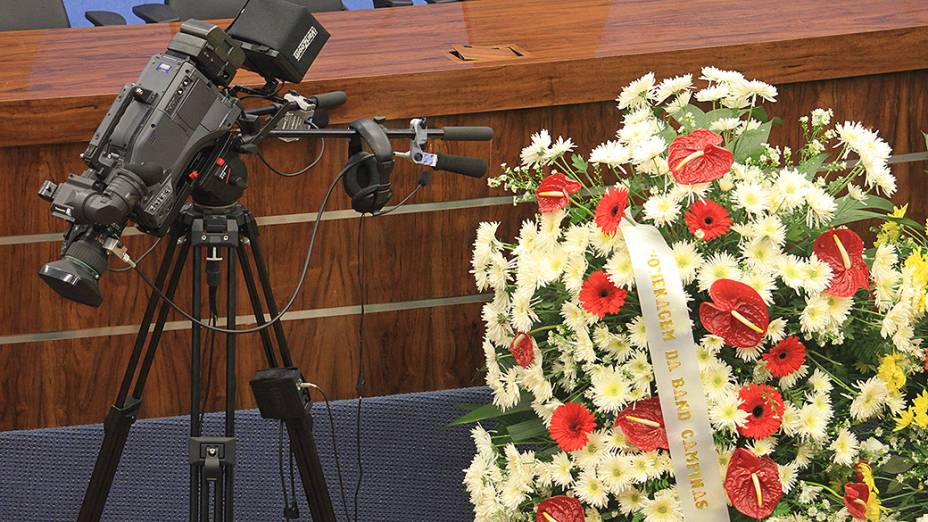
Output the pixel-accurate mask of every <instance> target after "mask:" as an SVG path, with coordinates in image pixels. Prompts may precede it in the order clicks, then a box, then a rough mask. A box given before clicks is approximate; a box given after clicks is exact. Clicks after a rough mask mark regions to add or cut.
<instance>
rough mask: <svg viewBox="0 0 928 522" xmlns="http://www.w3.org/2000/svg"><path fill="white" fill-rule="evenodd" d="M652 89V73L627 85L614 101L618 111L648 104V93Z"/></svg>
mask: <svg viewBox="0 0 928 522" xmlns="http://www.w3.org/2000/svg"><path fill="white" fill-rule="evenodd" d="M653 87H654V73H651V72H649V73H648V74H645V75H644V76H642V77H641V78H638V79H637V80H635V81H633V82H631V83H630V84H628V85H627V86H626V87H625V88H624V89H622V92H621V93H619V97H618V98H616V100H615V101H617V102H619V109H627V108H633V109H634V108H636V107H640V106H641V105H646V104H647V103H648V92H649V91H650V90H651V89H652V88H653Z"/></svg>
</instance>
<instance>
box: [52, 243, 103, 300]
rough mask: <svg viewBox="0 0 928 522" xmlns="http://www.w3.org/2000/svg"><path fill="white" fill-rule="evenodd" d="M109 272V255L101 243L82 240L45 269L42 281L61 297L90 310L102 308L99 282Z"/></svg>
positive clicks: (72, 245) (73, 244)
mask: <svg viewBox="0 0 928 522" xmlns="http://www.w3.org/2000/svg"><path fill="white" fill-rule="evenodd" d="M105 271H106V251H105V250H103V246H102V245H100V244H99V243H97V242H95V241H92V240H89V239H86V238H84V239H79V240H77V241H75V242H74V243H72V244H71V246H69V247H68V249H67V251H65V253H64V256H62V258H61V259H59V260H58V261H52V262H51V263H46V264H44V265H42V268H40V269H39V277H41V278H42V280H43V281H45V283H46V284H48V286H50V287H51V288H52V290H54V291H55V292H58V294H60V295H61V296H62V297H64V298H67V299H70V300H72V301H77V302H78V303H82V304H85V305H89V306H94V307H96V306H100V303H102V302H103V296H102V295H101V294H100V285H99V283H98V280H99V279H100V275H101V274H103V272H105Z"/></svg>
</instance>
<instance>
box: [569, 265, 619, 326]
mask: <svg viewBox="0 0 928 522" xmlns="http://www.w3.org/2000/svg"><path fill="white" fill-rule="evenodd" d="M627 296H628V292H627V291H626V290H624V289H622V288H619V287H617V286H615V285H614V284H612V281H610V280H609V277H608V276H607V275H606V273H605V272H603V271H602V270H598V271H596V272H593V273H592V274H590V277H588V278H586V281H584V282H583V286H581V287H580V303H581V304H582V305H583V309H584V310H586V311H587V312H590V313H591V314H596V315H597V316H598V317H601V318H602V317H605V316H606V314H617V313H619V310H621V309H622V305H624V304H625V298H626V297H627Z"/></svg>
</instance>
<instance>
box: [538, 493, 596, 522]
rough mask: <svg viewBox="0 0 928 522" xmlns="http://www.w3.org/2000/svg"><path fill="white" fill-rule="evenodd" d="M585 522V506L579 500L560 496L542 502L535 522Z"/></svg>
mask: <svg viewBox="0 0 928 522" xmlns="http://www.w3.org/2000/svg"><path fill="white" fill-rule="evenodd" d="M552 520H553V521H556V522H585V521H586V515H585V514H584V512H583V504H581V503H580V501H579V500H577V499H575V498H573V497H568V496H564V495H560V496H557V497H550V498H548V499H546V500H543V501H541V503H539V504H538V507H537V508H536V509H535V522H551V521H552Z"/></svg>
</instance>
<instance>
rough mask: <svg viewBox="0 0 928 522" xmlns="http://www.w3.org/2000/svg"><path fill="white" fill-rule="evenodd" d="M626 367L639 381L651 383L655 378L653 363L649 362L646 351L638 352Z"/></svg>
mask: <svg viewBox="0 0 928 522" xmlns="http://www.w3.org/2000/svg"><path fill="white" fill-rule="evenodd" d="M626 369H627V370H628V372H629V373H630V374H631V376H632V379H634V380H635V381H636V382H638V383H644V384H649V383H650V382H651V381H652V380H653V379H654V372H653V371H652V368H651V363H650V362H648V356H647V355H645V354H644V352H638V353H637V354H635V356H634V357H632V358H631V360H629V361H628V365H627V366H626Z"/></svg>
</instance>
